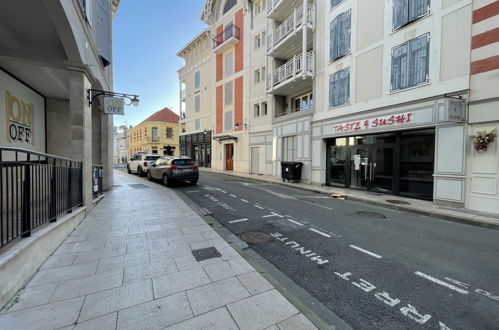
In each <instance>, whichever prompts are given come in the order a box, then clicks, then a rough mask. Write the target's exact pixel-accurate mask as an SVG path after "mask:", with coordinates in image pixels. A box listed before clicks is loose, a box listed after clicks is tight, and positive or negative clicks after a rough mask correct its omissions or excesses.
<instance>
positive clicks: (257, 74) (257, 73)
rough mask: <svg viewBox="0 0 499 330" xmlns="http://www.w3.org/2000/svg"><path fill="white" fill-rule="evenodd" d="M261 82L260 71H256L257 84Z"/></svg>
mask: <svg viewBox="0 0 499 330" xmlns="http://www.w3.org/2000/svg"><path fill="white" fill-rule="evenodd" d="M259 82H260V70H255V84H258V83H259Z"/></svg>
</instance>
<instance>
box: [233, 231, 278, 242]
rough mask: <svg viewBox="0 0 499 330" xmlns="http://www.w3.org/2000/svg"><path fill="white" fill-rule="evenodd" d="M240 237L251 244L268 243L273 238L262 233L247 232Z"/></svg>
mask: <svg viewBox="0 0 499 330" xmlns="http://www.w3.org/2000/svg"><path fill="white" fill-rule="evenodd" d="M239 237H241V239H242V240H243V241H245V242H246V243H249V244H262V243H268V242H270V241H271V240H272V236H270V235H269V234H267V233H263V232H261V231H247V232H244V233H242V234H241V235H239Z"/></svg>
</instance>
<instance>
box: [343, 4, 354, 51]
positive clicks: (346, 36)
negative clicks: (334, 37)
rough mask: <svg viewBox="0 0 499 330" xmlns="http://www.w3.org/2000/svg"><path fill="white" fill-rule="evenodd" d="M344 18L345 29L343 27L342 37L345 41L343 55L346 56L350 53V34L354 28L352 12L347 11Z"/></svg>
mask: <svg viewBox="0 0 499 330" xmlns="http://www.w3.org/2000/svg"><path fill="white" fill-rule="evenodd" d="M342 16H343V27H342V35H343V40H344V48H343V52H342V53H341V55H346V54H348V53H350V34H351V28H352V12H351V11H347V12H346V13H343V14H342Z"/></svg>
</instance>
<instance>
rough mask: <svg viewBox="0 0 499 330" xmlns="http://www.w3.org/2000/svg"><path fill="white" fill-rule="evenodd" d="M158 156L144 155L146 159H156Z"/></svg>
mask: <svg viewBox="0 0 499 330" xmlns="http://www.w3.org/2000/svg"><path fill="white" fill-rule="evenodd" d="M158 158H159V156H146V160H156V159H158Z"/></svg>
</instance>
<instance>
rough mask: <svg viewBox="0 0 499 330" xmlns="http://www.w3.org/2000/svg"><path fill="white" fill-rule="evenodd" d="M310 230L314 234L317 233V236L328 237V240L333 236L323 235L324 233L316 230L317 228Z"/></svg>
mask: <svg viewBox="0 0 499 330" xmlns="http://www.w3.org/2000/svg"><path fill="white" fill-rule="evenodd" d="M308 230H310V231H313V232H314V233H317V234H319V235H322V236H324V237H328V238H330V237H331V235H329V234H326V233H323V232H322V231H320V230H317V229H315V228H309V229H308Z"/></svg>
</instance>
